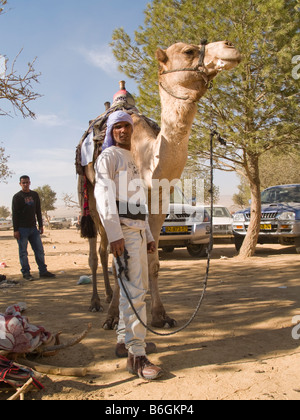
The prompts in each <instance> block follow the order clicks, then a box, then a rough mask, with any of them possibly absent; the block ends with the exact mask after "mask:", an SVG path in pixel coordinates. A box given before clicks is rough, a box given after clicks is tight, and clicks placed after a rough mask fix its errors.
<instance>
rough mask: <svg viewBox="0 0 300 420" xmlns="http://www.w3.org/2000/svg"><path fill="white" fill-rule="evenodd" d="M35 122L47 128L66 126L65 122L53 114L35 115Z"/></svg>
mask: <svg viewBox="0 0 300 420" xmlns="http://www.w3.org/2000/svg"><path fill="white" fill-rule="evenodd" d="M36 122H37V123H39V124H41V125H45V126H47V127H62V126H64V125H67V121H65V120H63V119H62V118H60V117H59V116H57V115H55V114H48V115H47V114H44V115H43V114H40V115H37V116H36Z"/></svg>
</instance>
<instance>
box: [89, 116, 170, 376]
mask: <svg viewBox="0 0 300 420" xmlns="http://www.w3.org/2000/svg"><path fill="white" fill-rule="evenodd" d="M132 133H133V121H132V118H131V116H130V115H129V114H127V113H125V112H122V111H116V112H114V113H113V114H111V115H110V116H109V118H108V121H107V132H106V137H105V140H104V144H103V147H102V153H101V154H100V156H99V157H98V159H97V160H96V163H95V173H96V185H95V198H96V203H97V210H98V213H99V216H100V219H101V222H102V224H103V226H104V228H105V231H106V234H107V237H108V241H109V243H110V248H111V252H112V253H113V255H114V260H115V265H116V269H117V272H118V273H119V266H118V264H117V257H120V260H121V262H122V265H123V267H125V261H124V251H125V249H126V250H127V252H128V254H129V260H128V278H129V281H128V280H127V279H126V276H125V275H124V273H123V274H122V280H123V283H124V285H125V287H126V289H127V291H128V294H129V296H130V298H131V301H132V303H133V305H134V307H135V309H136V311H137V313H138V315H139V317H140V319H141V320H142V321H143V323H144V324H146V323H147V316H146V303H145V296H146V293H147V289H148V263H147V251H148V252H149V253H153V252H155V249H156V246H155V242H154V239H153V236H152V234H151V231H150V228H149V224H148V221H147V215H146V206H145V204H146V197H145V192H144V190H143V188H142V184H141V180H140V174H139V170H138V168H137V166H136V164H135V162H134V159H133V156H132V153H131V137H132ZM119 283H120V305H119V309H120V318H119V319H120V320H119V325H118V331H117V334H118V345H122V344H123V343H125V347H126V349H127V350H128V359H127V369H128V370H129V372H131V373H133V374H137V375H138V376H139V377H142V378H145V379H147V380H153V379H156V378H157V377H159V376H161V375H162V369H160V368H159V367H157V366H155V365H153V364H152V363H151V362H150V361H149V360H148V358H147V356H146V343H145V338H146V328H145V327H144V326H143V325H142V323H141V322H140V321H139V320H138V319H137V317H136V315H135V314H134V312H133V310H132V307H131V305H130V303H129V301H128V299H127V296H126V294H125V292H124V289H123V286H122V284H121V282H120V281H119ZM149 344H153V343H149Z"/></svg>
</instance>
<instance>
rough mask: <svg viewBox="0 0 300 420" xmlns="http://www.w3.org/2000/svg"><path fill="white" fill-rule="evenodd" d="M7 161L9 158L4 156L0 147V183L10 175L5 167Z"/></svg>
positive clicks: (3, 149) (6, 166)
mask: <svg viewBox="0 0 300 420" xmlns="http://www.w3.org/2000/svg"><path fill="white" fill-rule="evenodd" d="M8 159H9V156H6V155H5V148H4V147H1V146H0V182H1V181H4V182H5V181H6V179H7V178H9V177H10V176H11V175H12V172H11V171H10V170H9V168H8V165H7V162H8Z"/></svg>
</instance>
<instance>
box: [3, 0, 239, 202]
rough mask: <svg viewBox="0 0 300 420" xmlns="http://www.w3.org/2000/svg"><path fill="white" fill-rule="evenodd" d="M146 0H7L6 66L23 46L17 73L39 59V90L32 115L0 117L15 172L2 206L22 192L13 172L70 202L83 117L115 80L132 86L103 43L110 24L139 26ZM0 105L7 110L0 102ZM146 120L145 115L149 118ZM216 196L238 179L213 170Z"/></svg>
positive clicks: (108, 96) (92, 113)
mask: <svg viewBox="0 0 300 420" xmlns="http://www.w3.org/2000/svg"><path fill="white" fill-rule="evenodd" d="M147 3H149V1H148V0H130V1H129V2H124V0H109V1H104V0H86V1H84V2H79V1H75V0H52V1H46V0H8V4H7V6H6V11H7V12H6V13H5V14H4V15H1V16H0V39H1V40H2V42H1V44H0V55H4V56H6V57H7V58H9V63H8V68H9V67H10V65H11V64H12V61H13V59H14V58H15V57H16V56H17V55H18V53H19V52H20V50H21V49H23V51H22V53H21V55H20V56H19V58H18V60H17V63H16V70H17V71H18V72H19V73H24V69H25V68H26V64H27V63H28V62H30V61H32V60H33V59H34V58H35V57H37V60H36V63H35V69H36V71H37V72H40V73H41V76H40V78H39V84H37V85H34V90H35V91H36V92H38V93H40V94H42V95H43V97H42V98H40V99H38V100H36V101H35V102H33V103H32V104H31V105H30V108H31V109H32V110H33V111H34V112H35V113H36V115H37V118H36V119H35V120H32V119H30V118H27V119H23V117H22V116H21V115H20V114H17V115H15V114H14V112H12V114H11V115H12V118H10V117H3V116H2V117H1V116H0V143H1V142H2V146H4V147H5V150H6V154H7V155H10V159H9V168H10V169H11V170H12V171H13V172H14V175H13V177H12V178H10V179H9V180H8V182H7V183H3V182H0V206H6V207H10V205H11V199H12V196H13V195H14V194H15V193H16V192H17V191H18V190H19V189H20V188H19V177H20V176H21V175H23V174H28V175H29V176H30V177H31V182H32V184H31V188H32V189H34V188H37V187H41V186H43V185H45V184H48V185H50V186H51V188H52V189H53V190H54V191H55V192H56V193H57V198H58V200H57V202H56V205H57V206H61V205H62V201H61V198H62V196H63V194H65V193H68V194H72V195H73V197H74V198H75V199H76V174H75V167H74V160H75V149H76V146H77V144H78V142H79V140H80V138H81V136H82V134H83V132H84V131H85V130H86V128H87V126H88V121H89V120H91V119H93V118H95V117H96V116H98V115H99V114H101V113H102V112H103V110H104V102H106V101H112V97H113V95H114V93H115V92H116V91H117V90H118V86H119V85H118V82H119V80H122V79H125V80H126V87H127V89H128V90H129V91H130V92H131V93H135V92H136V86H135V83H134V82H133V81H132V80H130V79H128V78H126V77H125V76H124V75H123V74H121V73H119V72H118V70H117V63H116V61H115V60H114V57H113V55H112V52H111V49H110V47H109V43H110V41H111V36H112V32H113V30H114V29H115V28H119V27H124V29H125V30H126V32H127V33H129V34H131V35H132V34H133V33H134V30H136V29H137V28H138V26H139V25H143V23H144V10H145V8H146V5H147ZM1 107H2V108H4V107H6V109H8V108H9V105H8V103H7V104H5V103H4V101H3V100H2V103H1ZM150 117H151V116H150ZM215 181H216V184H217V185H219V186H220V188H221V195H228V194H229V195H232V194H233V193H234V192H235V190H236V185H237V183H238V181H237V180H236V177H235V176H234V175H226V174H225V173H221V174H218V173H217V174H216V175H215Z"/></svg>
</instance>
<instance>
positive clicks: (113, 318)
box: [103, 264, 120, 330]
mask: <svg viewBox="0 0 300 420" xmlns="http://www.w3.org/2000/svg"><path fill="white" fill-rule="evenodd" d="M113 274H114V279H115V283H114V292H113V297H112V300H111V302H110V305H109V308H108V312H107V318H106V320H105V322H104V324H103V328H104V329H105V330H114V329H115V328H116V327H117V326H118V323H119V299H120V286H119V282H118V279H117V272H116V267H115V265H114V264H113Z"/></svg>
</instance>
